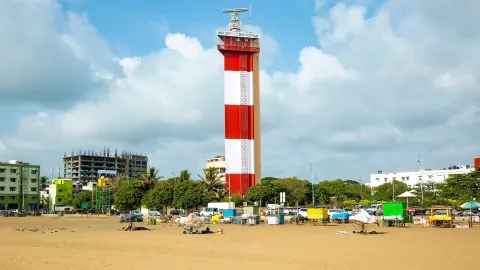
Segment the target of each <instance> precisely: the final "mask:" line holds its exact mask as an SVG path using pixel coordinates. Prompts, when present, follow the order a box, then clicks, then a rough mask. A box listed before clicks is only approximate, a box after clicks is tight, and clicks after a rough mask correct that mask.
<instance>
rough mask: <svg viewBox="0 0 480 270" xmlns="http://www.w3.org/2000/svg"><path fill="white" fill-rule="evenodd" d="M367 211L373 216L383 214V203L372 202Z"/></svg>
mask: <svg viewBox="0 0 480 270" xmlns="http://www.w3.org/2000/svg"><path fill="white" fill-rule="evenodd" d="M365 211H367V213H368V214H369V215H372V216H376V215H379V216H381V215H383V204H372V205H370V207H368V208H367V209H366V210H365Z"/></svg>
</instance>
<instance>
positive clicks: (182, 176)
mask: <svg viewBox="0 0 480 270" xmlns="http://www.w3.org/2000/svg"><path fill="white" fill-rule="evenodd" d="M191 177H192V174H191V173H190V172H189V171H188V170H182V171H181V172H180V176H179V177H178V182H180V183H181V182H185V181H189V180H192V178H191Z"/></svg>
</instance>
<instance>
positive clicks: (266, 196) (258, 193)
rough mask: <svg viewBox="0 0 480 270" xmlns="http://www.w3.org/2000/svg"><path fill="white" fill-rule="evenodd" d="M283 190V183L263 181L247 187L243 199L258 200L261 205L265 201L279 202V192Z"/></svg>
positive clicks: (264, 203)
mask: <svg viewBox="0 0 480 270" xmlns="http://www.w3.org/2000/svg"><path fill="white" fill-rule="evenodd" d="M284 191H286V187H285V185H283V184H282V183H280V182H278V181H263V182H261V183H260V184H258V185H255V186H253V187H251V188H249V189H248V191H247V193H246V194H245V200H247V201H249V202H259V203H260V205H261V206H262V205H266V204H267V203H275V201H276V202H277V203H279V195H280V192H284ZM275 199H276V200H275Z"/></svg>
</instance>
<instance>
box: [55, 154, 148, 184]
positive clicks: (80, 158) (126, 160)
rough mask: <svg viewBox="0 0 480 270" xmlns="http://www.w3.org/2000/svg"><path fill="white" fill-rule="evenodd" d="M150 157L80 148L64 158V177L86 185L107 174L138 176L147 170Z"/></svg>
mask: <svg viewBox="0 0 480 270" xmlns="http://www.w3.org/2000/svg"><path fill="white" fill-rule="evenodd" d="M147 164H148V157H147V156H144V155H137V154H131V153H126V152H124V153H122V154H121V155H118V154H117V150H115V152H114V153H110V149H104V150H103V151H100V152H95V151H91V150H79V151H78V152H76V153H74V152H72V154H71V155H70V156H67V155H66V154H65V156H64V158H63V177H64V178H68V179H72V181H73V182H74V183H76V184H77V183H81V184H84V185H86V184H87V183H88V182H94V181H97V179H98V178H99V177H100V176H102V174H105V171H106V172H111V173H108V174H125V175H127V176H128V177H138V176H140V175H142V174H143V173H145V172H146V171H147Z"/></svg>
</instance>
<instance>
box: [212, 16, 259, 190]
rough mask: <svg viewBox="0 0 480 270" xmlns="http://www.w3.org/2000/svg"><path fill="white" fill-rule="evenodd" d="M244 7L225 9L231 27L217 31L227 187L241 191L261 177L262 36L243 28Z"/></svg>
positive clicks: (256, 182)
mask: <svg viewBox="0 0 480 270" xmlns="http://www.w3.org/2000/svg"><path fill="white" fill-rule="evenodd" d="M244 11H248V9H246V8H242V9H226V10H224V11H223V13H230V16H231V20H230V24H229V30H227V31H217V35H218V37H219V39H220V40H219V44H218V46H217V47H218V50H219V51H220V52H221V53H222V54H223V56H224V70H225V75H224V76H225V79H224V80H225V81H224V82H225V85H224V87H225V89H224V91H225V160H226V162H227V171H226V177H225V179H226V187H227V189H229V191H230V193H239V194H240V195H244V194H245V193H246V192H247V190H248V188H249V187H251V186H254V185H255V184H258V183H260V179H261V162H260V84H259V69H258V66H259V65H258V64H259V63H258V61H259V53H260V40H259V36H258V34H256V33H252V32H247V31H244V30H243V29H242V24H241V22H240V19H239V17H238V12H244Z"/></svg>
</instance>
